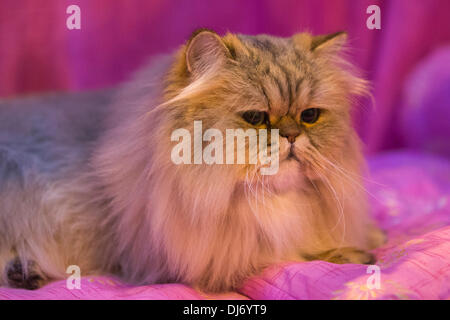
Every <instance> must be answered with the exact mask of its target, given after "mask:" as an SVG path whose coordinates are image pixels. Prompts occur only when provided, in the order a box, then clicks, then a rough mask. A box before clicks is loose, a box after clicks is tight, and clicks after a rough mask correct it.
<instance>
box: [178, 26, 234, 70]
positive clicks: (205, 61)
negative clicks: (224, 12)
mask: <svg viewBox="0 0 450 320" xmlns="http://www.w3.org/2000/svg"><path fill="white" fill-rule="evenodd" d="M229 58H231V53H230V51H229V50H228V48H227V47H226V46H225V44H224V43H223V41H222V39H221V38H220V36H219V35H218V34H217V33H215V32H214V31H211V30H208V29H200V30H197V31H195V32H194V33H193V35H192V36H191V38H190V39H189V41H188V43H187V46H186V66H187V70H188V71H189V72H190V73H191V74H194V75H201V74H203V73H204V72H206V71H208V70H210V69H211V68H212V67H214V66H219V65H221V64H223V63H225V62H226V60H227V59H229Z"/></svg>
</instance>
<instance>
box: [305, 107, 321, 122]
mask: <svg viewBox="0 0 450 320" xmlns="http://www.w3.org/2000/svg"><path fill="white" fill-rule="evenodd" d="M319 116H320V109H318V108H309V109H306V110H303V112H302V114H301V120H302V122H305V123H309V124H312V123H315V122H316V121H317V120H318V119H319Z"/></svg>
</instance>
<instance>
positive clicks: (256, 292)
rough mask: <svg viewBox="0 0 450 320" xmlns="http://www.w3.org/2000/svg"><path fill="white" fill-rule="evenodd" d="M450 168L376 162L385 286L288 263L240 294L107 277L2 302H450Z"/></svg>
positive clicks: (386, 159)
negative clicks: (385, 238) (136, 284)
mask: <svg viewBox="0 0 450 320" xmlns="http://www.w3.org/2000/svg"><path fill="white" fill-rule="evenodd" d="M449 165H450V162H449V161H448V160H446V159H443V158H436V157H431V156H424V155H420V154H418V153H411V152H397V153H390V154H385V155H380V156H376V157H375V158H372V159H371V161H370V167H371V172H372V174H371V176H370V177H369V178H367V183H366V185H367V188H368V192H369V195H370V199H371V202H372V210H373V215H374V217H375V218H376V220H377V221H378V223H379V225H380V226H381V227H382V228H383V229H384V230H385V231H386V232H387V236H388V239H389V241H388V242H387V243H386V244H385V245H383V246H382V247H380V248H378V249H376V250H374V251H373V252H374V254H375V255H376V256H377V259H378V260H377V263H376V265H377V266H378V267H379V268H380V287H379V288H370V287H368V286H367V280H368V279H369V277H370V276H372V273H368V272H367V266H366V265H359V264H344V265H338V264H332V263H328V262H324V261H312V262H303V263H289V262H287V263H284V264H281V265H274V266H272V267H270V268H268V269H266V270H265V271H264V272H263V273H262V274H261V275H259V276H257V277H254V278H252V279H249V280H248V281H247V282H246V283H245V284H244V285H243V287H242V288H241V289H240V290H238V292H230V293H225V294H220V295H214V294H205V293H201V292H198V291H196V290H194V289H192V288H190V287H187V286H185V285H182V284H162V285H149V286H140V287H133V286H130V285H126V284H123V283H121V282H119V281H118V280H117V279H112V278H107V277H90V276H87V277H84V278H82V283H81V290H76V289H73V290H69V289H67V287H66V282H65V281H59V282H54V283H51V284H49V285H47V286H45V287H43V288H41V289H39V290H36V291H28V290H21V289H6V288H0V299H450V170H448V169H449Z"/></svg>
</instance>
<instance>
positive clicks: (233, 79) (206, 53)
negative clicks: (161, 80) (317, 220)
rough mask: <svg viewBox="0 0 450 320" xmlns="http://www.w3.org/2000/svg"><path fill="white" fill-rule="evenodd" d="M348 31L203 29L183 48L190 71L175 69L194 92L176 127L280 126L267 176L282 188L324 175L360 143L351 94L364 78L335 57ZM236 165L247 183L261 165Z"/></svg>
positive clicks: (179, 112)
mask: <svg viewBox="0 0 450 320" xmlns="http://www.w3.org/2000/svg"><path fill="white" fill-rule="evenodd" d="M344 37H345V35H343V34H335V35H331V36H328V37H315V38H314V37H311V36H310V35H308V34H299V35H296V36H294V37H292V38H276V37H270V36H266V35H260V36H243V35H239V36H234V35H230V34H229V35H227V36H225V37H223V38H220V37H219V36H217V35H215V34H213V33H211V32H208V31H204V32H200V33H199V34H197V35H195V36H194V37H193V38H192V39H191V41H190V43H189V44H188V45H187V48H186V50H185V52H184V54H185V56H186V60H185V64H184V65H183V64H182V63H181V64H182V66H180V68H181V69H182V68H185V69H187V70H186V72H185V73H184V74H183V73H182V72H181V71H180V74H177V76H178V77H180V76H185V79H184V80H182V81H181V80H179V82H178V83H182V82H183V81H184V84H183V86H184V90H185V91H184V92H185V93H186V92H187V93H186V95H187V96H188V98H186V99H184V100H183V102H184V105H185V106H184V107H180V108H176V110H175V111H174V114H176V115H174V120H175V119H176V120H175V121H174V123H173V125H174V127H173V128H180V127H184V128H189V129H190V130H192V123H193V121H202V124H203V130H205V129H207V128H216V129H219V130H220V131H222V132H223V133H224V137H225V132H226V130H227V129H243V130H247V129H256V130H258V129H268V130H270V129H278V130H279V144H278V148H276V149H275V150H272V151H275V152H276V153H277V155H276V156H277V158H278V161H279V168H278V170H277V172H276V173H275V174H274V175H270V176H267V177H266V178H265V182H267V184H268V185H269V186H270V187H273V189H274V190H279V191H283V190H289V189H291V188H299V187H301V186H302V184H303V183H304V182H305V179H310V180H311V179H321V178H322V177H323V176H324V175H326V174H327V170H329V169H330V168H331V167H332V166H333V164H335V163H336V162H339V159H340V158H342V157H343V156H346V155H348V156H350V155H351V154H353V151H352V150H348V149H349V148H354V147H355V146H354V145H351V144H349V140H351V139H352V137H351V135H353V134H354V133H353V130H352V128H351V125H350V117H349V105H350V101H349V98H350V96H351V94H353V93H358V92H357V91H358V90H359V91H363V90H364V88H363V87H364V85H365V83H364V81H363V80H361V79H358V78H356V77H354V76H352V75H351V74H350V73H348V72H347V71H345V69H343V68H342V67H341V66H339V65H338V63H336V62H339V63H341V62H342V61H341V60H340V58H339V57H338V55H337V53H338V51H339V49H340V47H341V45H342V42H343V41H344V40H345V39H342V38H344ZM195 84H197V87H195ZM186 88H187V89H186ZM256 132H259V131H256ZM268 140H269V144H270V134H269V139H268ZM245 147H246V148H248V143H246V145H245ZM224 148H226V147H224ZM224 150H225V149H224ZM236 151H238V150H236ZM244 152H245V151H244ZM246 154H247V156H248V153H246ZM272 155H273V154H272ZM235 167H236V168H235V169H231V170H232V171H233V174H234V175H236V180H242V181H247V182H248V180H249V177H254V176H255V175H257V174H258V168H259V167H260V166H259V165H254V164H245V165H235ZM206 170H214V165H213V166H212V168H210V169H206Z"/></svg>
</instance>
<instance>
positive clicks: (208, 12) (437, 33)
mask: <svg viewBox="0 0 450 320" xmlns="http://www.w3.org/2000/svg"><path fill="white" fill-rule="evenodd" d="M72 4H77V5H78V6H80V8H81V30H68V29H67V28H66V19H67V17H68V14H66V8H67V7H68V6H69V5H72ZM372 4H376V5H379V6H380V8H381V30H369V29H367V27H366V19H367V18H368V16H369V15H368V14H367V13H366V9H367V7H368V6H369V5H372ZM198 27H209V28H212V29H214V30H216V31H217V32H219V33H221V34H223V33H225V32H226V31H231V32H238V33H246V34H258V33H268V34H273V35H278V36H290V35H292V34H294V33H296V32H300V31H304V30H310V31H312V32H313V33H317V34H319V33H329V32H335V31H339V30H346V31H348V33H349V39H350V44H351V46H352V47H353V50H352V51H351V57H352V59H353V61H354V62H355V63H356V64H357V65H358V66H359V67H360V68H361V69H362V70H363V71H364V72H365V74H366V76H367V77H368V78H369V79H370V80H371V81H372V84H373V95H374V101H375V103H376V105H375V107H372V106H371V105H370V101H365V102H364V103H363V105H362V106H359V107H357V109H356V111H355V114H354V119H355V125H356V127H357V129H358V131H359V133H360V135H361V137H362V139H363V141H364V142H365V145H366V151H367V153H368V154H369V155H371V157H370V159H371V160H370V167H371V172H372V175H371V177H370V179H368V181H367V187H368V190H369V193H370V198H371V201H372V210H373V214H374V216H375V218H376V219H377V221H378V222H379V224H380V225H381V226H382V227H383V228H384V229H385V230H386V231H387V233H388V236H389V242H388V243H386V244H385V245H384V246H383V247H381V248H379V249H377V250H375V251H374V253H375V254H376V255H377V257H378V259H379V260H378V262H377V265H378V266H379V267H380V268H381V285H382V286H381V288H380V289H368V287H367V286H366V280H367V278H368V277H369V276H370V275H369V274H367V266H363V265H353V264H347V265H334V264H331V263H327V262H322V261H318V262H308V263H286V264H283V265H278V266H273V267H271V268H269V269H267V270H265V271H264V272H263V274H261V275H260V276H258V277H255V278H253V279H249V280H248V281H247V282H246V283H245V285H244V286H243V287H242V288H241V289H240V290H239V292H233V293H228V294H223V295H207V294H204V293H200V292H198V291H195V290H194V289H192V288H189V287H187V286H184V285H182V284H163V285H153V286H142V287H132V286H129V285H126V284H123V283H120V282H119V281H117V280H116V279H112V278H107V277H84V278H83V279H82V290H68V289H67V288H66V286H65V282H64V281H60V282H55V283H51V284H49V285H48V286H46V287H44V288H42V289H40V290H37V291H25V290H19V289H5V288H0V299H56V298H58V299H220V298H226V299H450V202H449V201H450V165H449V164H450V162H449V161H450V160H449V159H450V139H449V137H450V120H449V111H450V105H449V104H450V96H449V93H450V1H448V0H426V1H425V0H390V1H382V0H358V1H355V0H245V1H234V0H230V1H217V0H214V1H213V0H208V1H203V0H189V1H168V0H152V1H148V0H21V1H17V0H2V1H1V2H0V98H9V97H15V96H18V95H23V94H30V93H40V92H46V91H82V90H88V89H95V88H101V87H106V86H111V85H115V84H118V83H119V82H121V81H123V80H125V79H127V77H129V76H130V75H131V73H132V72H133V71H135V70H136V69H137V68H139V66H140V65H142V63H144V62H145V60H147V59H148V57H150V56H152V55H155V54H159V53H168V52H171V51H172V50H173V49H175V48H176V47H177V46H179V45H180V44H182V43H183V42H184V41H185V40H186V39H187V38H188V37H189V35H190V34H191V32H192V31H194V30H195V29H196V28H198ZM399 148H409V150H411V151H407V152H394V153H392V152H391V153H385V154H381V153H380V151H386V150H389V149H399ZM378 153H380V154H378ZM427 153H434V154H436V155H440V157H435V156H431V155H426V154H427ZM446 158H447V159H446Z"/></svg>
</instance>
